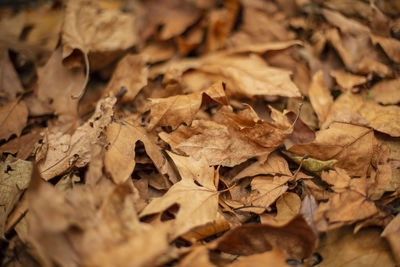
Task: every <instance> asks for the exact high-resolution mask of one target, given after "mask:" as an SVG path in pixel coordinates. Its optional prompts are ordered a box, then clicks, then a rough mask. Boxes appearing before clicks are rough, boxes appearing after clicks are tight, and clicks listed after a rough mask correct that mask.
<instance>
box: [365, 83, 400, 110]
mask: <svg viewBox="0 0 400 267" xmlns="http://www.w3.org/2000/svg"><path fill="white" fill-rule="evenodd" d="M399 86H400V78H397V79H390V80H383V81H380V82H378V83H376V84H375V85H374V86H373V87H372V88H371V89H370V90H369V95H370V97H371V99H373V100H375V101H377V102H379V103H382V104H385V105H386V104H397V103H399V102H400V92H399V90H398V88H399Z"/></svg>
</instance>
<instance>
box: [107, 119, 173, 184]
mask: <svg viewBox="0 0 400 267" xmlns="http://www.w3.org/2000/svg"><path fill="white" fill-rule="evenodd" d="M106 136H107V140H108V142H109V143H110V145H109V148H108V150H107V151H106V153H105V156H104V166H105V169H106V171H107V172H109V173H110V175H111V178H112V179H113V181H114V182H115V183H116V184H122V183H124V182H125V181H126V180H127V179H128V178H129V177H130V175H131V174H132V172H133V170H134V168H135V164H136V162H135V146H136V143H137V142H138V141H141V142H142V143H143V144H144V147H145V149H146V153H147V154H148V155H149V157H150V159H151V160H152V161H153V163H154V165H155V166H156V168H157V169H158V170H159V172H160V173H161V174H166V173H168V174H170V173H171V171H172V170H170V167H169V163H168V162H167V160H166V159H165V157H164V156H163V154H162V153H161V151H160V148H159V147H158V146H157V145H156V144H155V142H154V140H153V139H154V138H152V136H151V134H150V133H147V132H146V130H145V129H144V128H142V127H140V126H136V125H134V124H132V123H130V122H129V120H126V121H121V122H120V123H116V122H113V123H111V124H110V125H109V126H107V131H106ZM171 178H172V177H171Z"/></svg>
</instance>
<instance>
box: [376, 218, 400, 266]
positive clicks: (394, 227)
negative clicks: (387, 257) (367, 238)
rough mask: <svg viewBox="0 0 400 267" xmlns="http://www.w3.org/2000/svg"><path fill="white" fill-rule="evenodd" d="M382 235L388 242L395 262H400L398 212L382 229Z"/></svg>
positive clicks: (399, 219) (399, 221) (399, 223)
mask: <svg viewBox="0 0 400 267" xmlns="http://www.w3.org/2000/svg"><path fill="white" fill-rule="evenodd" d="M381 236H382V237H385V238H386V239H387V241H388V242H389V244H390V247H391V249H392V254H393V256H394V258H395V259H396V262H397V264H398V263H399V262H400V242H399V241H400V215H399V214H398V215H397V216H396V217H394V219H393V220H392V221H391V222H390V223H389V224H388V225H387V226H386V227H385V230H383V232H382V234H381Z"/></svg>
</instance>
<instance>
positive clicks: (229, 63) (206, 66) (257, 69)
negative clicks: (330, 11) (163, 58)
mask: <svg viewBox="0 0 400 267" xmlns="http://www.w3.org/2000/svg"><path fill="white" fill-rule="evenodd" d="M249 48H250V49H251V47H249ZM189 69H196V70H197V71H199V72H202V73H205V74H211V75H212V78H213V80H211V81H203V82H202V84H203V85H202V86H200V87H203V88H204V87H206V86H207V85H209V84H210V83H213V82H216V81H219V80H222V81H223V82H225V83H226V84H227V90H228V92H229V93H230V94H233V95H238V96H246V97H252V96H256V95H279V96H287V97H298V96H300V95H301V94H300V92H299V90H298V88H297V86H296V85H295V84H294V83H293V82H292V81H291V79H290V74H291V72H290V71H287V70H283V69H279V68H275V67H270V66H268V65H267V64H266V63H265V61H264V60H263V59H262V58H261V57H260V56H258V55H256V54H250V55H248V56H243V55H240V54H238V55H236V54H232V55H226V54H224V53H220V54H219V53H215V54H209V55H208V56H205V57H202V58H197V59H183V60H175V61H170V62H168V63H166V64H164V65H161V66H157V67H154V68H152V69H151V70H150V72H151V75H150V76H151V77H155V76H157V75H158V74H162V73H166V72H167V71H172V70H175V71H179V72H181V73H184V72H186V71H187V70H189Z"/></svg>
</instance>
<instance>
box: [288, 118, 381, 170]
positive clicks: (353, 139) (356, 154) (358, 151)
mask: <svg viewBox="0 0 400 267" xmlns="http://www.w3.org/2000/svg"><path fill="white" fill-rule="evenodd" d="M373 139H374V134H373V132H372V131H371V130H370V129H368V128H365V127H361V126H356V125H351V124H346V123H338V122H334V123H332V124H331V125H330V127H329V128H328V129H325V130H320V131H318V132H317V133H316V137H315V141H313V142H312V143H310V144H298V145H294V146H292V147H291V148H290V149H289V151H291V152H293V153H296V154H297V155H308V156H310V157H311V158H314V159H318V160H321V161H328V160H333V159H335V160H337V163H336V164H335V166H336V167H339V168H342V169H345V170H346V171H347V173H348V174H349V175H350V176H353V175H354V176H362V175H365V174H366V172H367V169H368V166H369V165H370V162H371V156H372V151H373Z"/></svg>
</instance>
